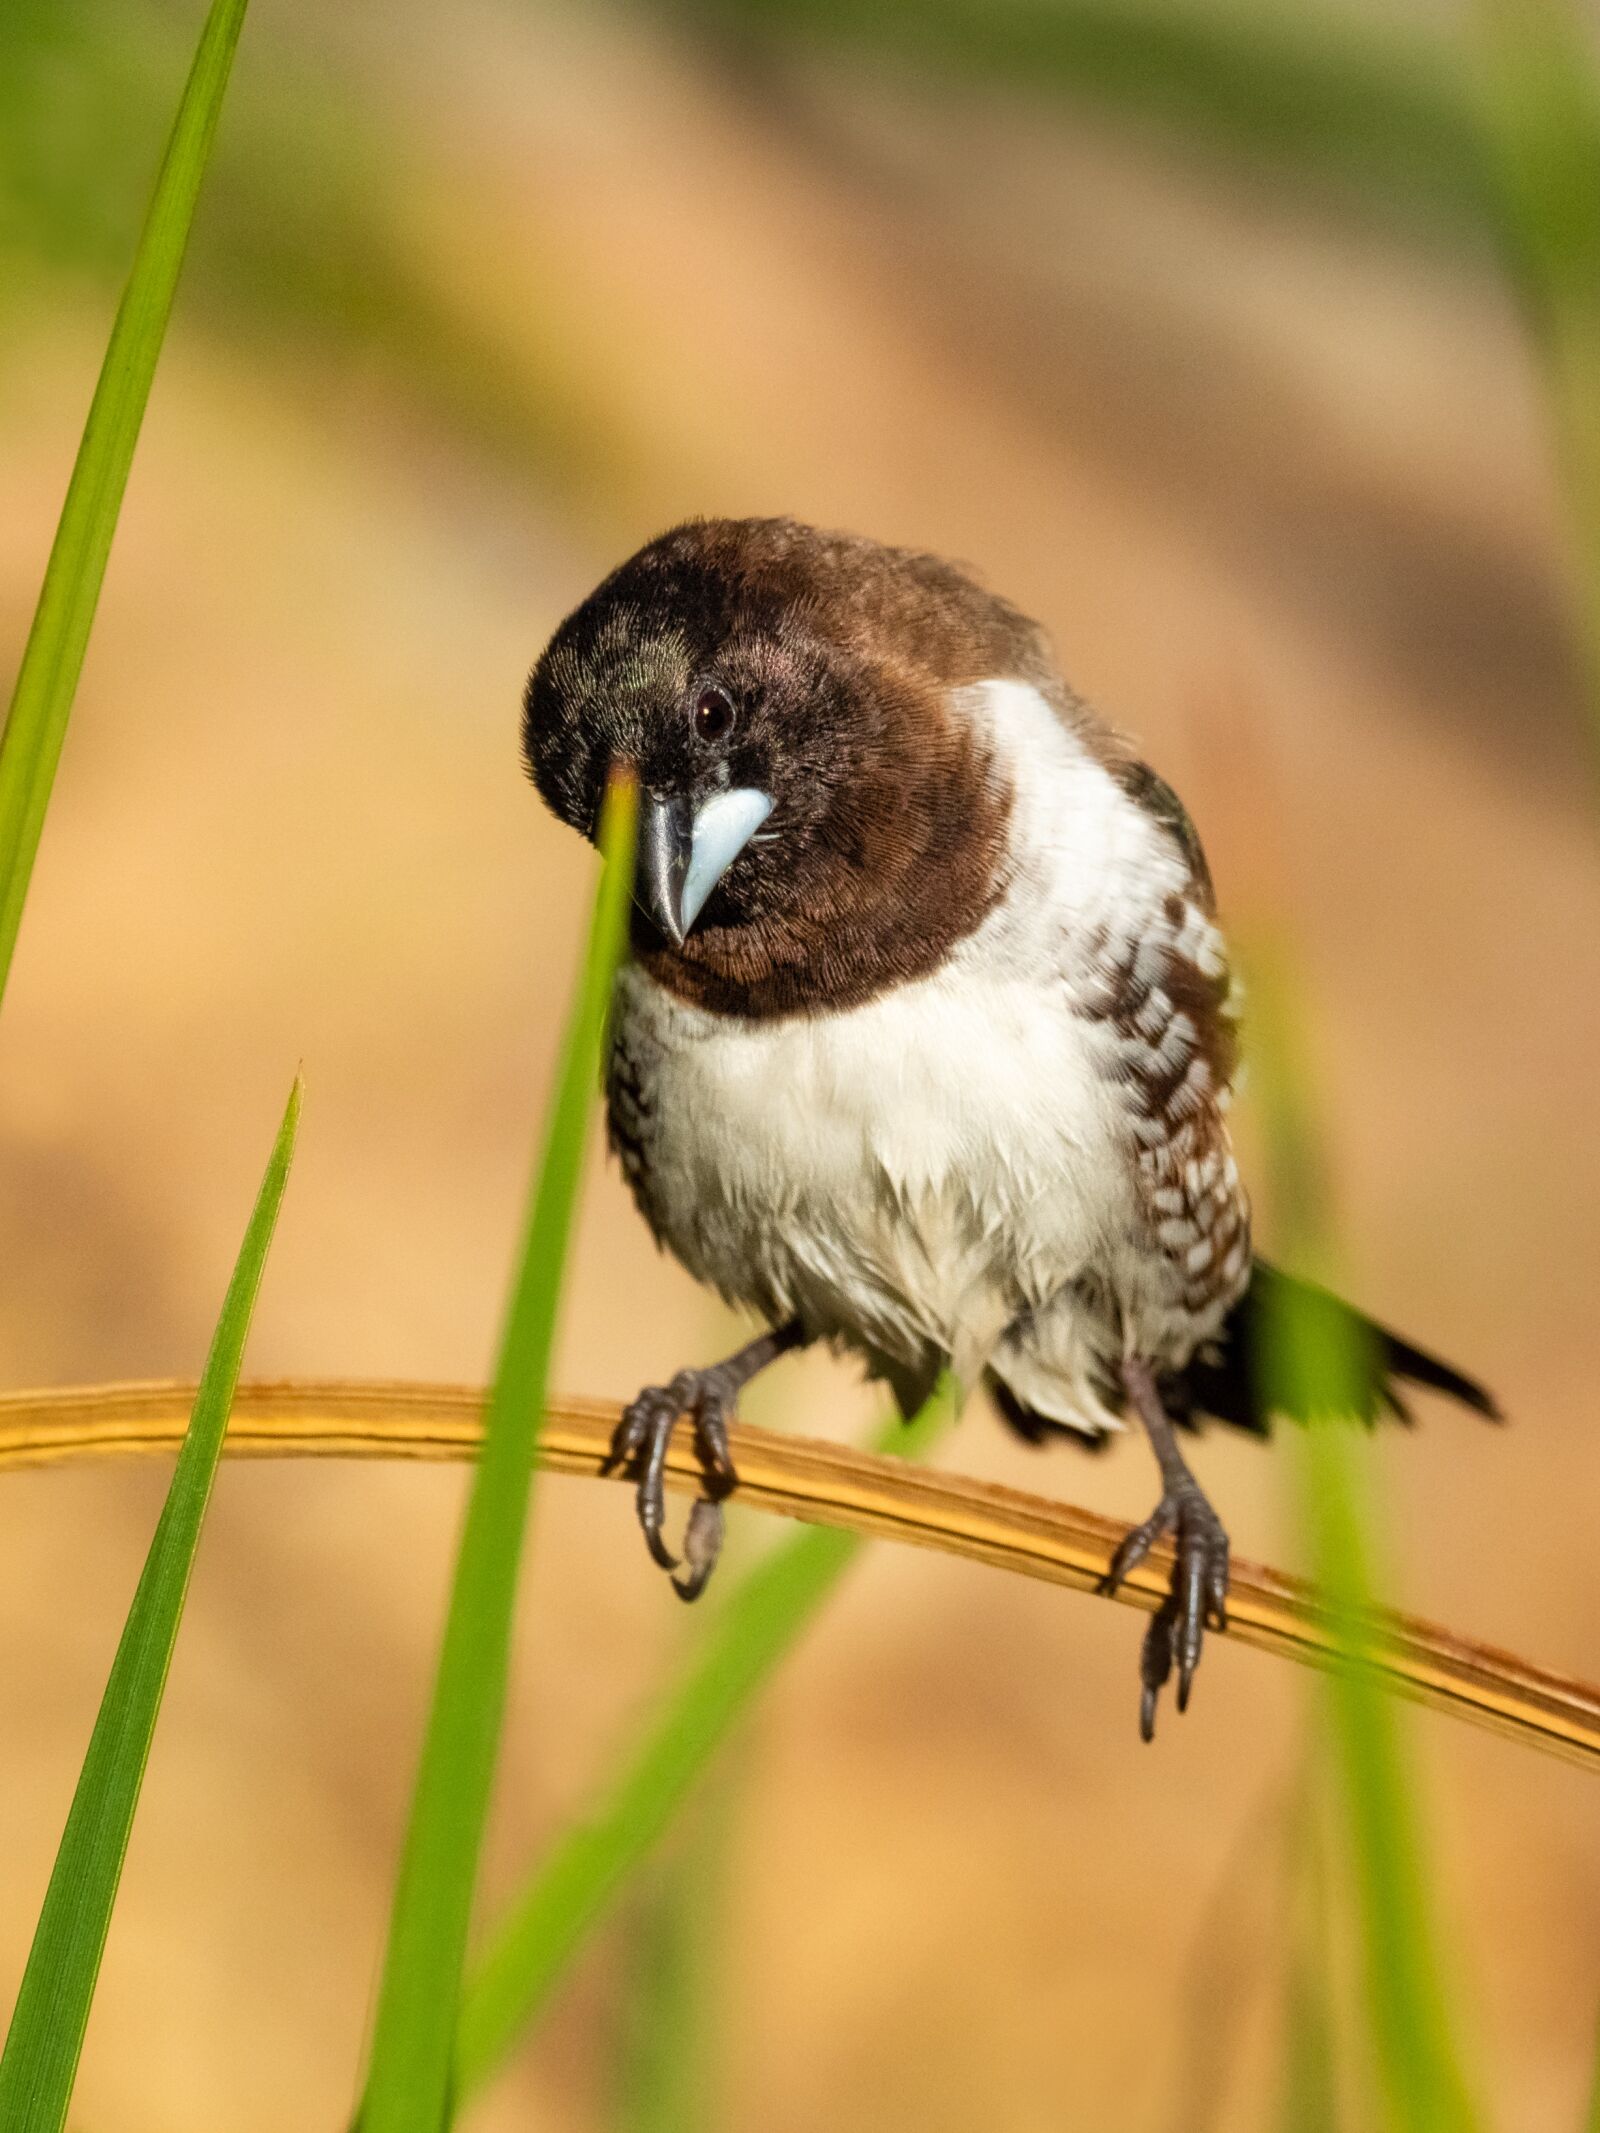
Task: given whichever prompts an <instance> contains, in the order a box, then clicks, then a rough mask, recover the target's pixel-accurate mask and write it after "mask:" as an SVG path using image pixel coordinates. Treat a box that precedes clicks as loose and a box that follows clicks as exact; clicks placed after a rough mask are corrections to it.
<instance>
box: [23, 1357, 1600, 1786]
mask: <svg viewBox="0 0 1600 2133" xmlns="http://www.w3.org/2000/svg"><path fill="white" fill-rule="evenodd" d="M193 1401H194V1387H193V1386H192V1385H185V1384H177V1383H150V1384H140V1385H95V1386H74V1387H66V1388H63V1389H60V1390H55V1391H48V1392H19V1393H9V1394H4V1395H0V1468H5V1467H22V1466H50V1465H56V1464H58V1463H61V1462H63V1461H66V1460H76V1459H93V1458H107V1457H116V1456H121V1455H125V1454H140V1453H163V1452H174V1451H176V1449H177V1447H178V1444H179V1443H180V1441H181V1439H182V1436H183V1431H184V1426H185V1424H186V1422H187V1420H188V1416H189V1410H190V1408H191V1406H192V1405H193ZM482 1407H483V1395H482V1393H481V1392H480V1391H477V1390H475V1389H474V1388H472V1387H469V1386H453V1385H413V1384H351V1383H330V1384H313V1383H285V1384H253V1385H241V1386H240V1388H239V1393H238V1397H237V1400H236V1401H235V1404H234V1411H233V1421H232V1424H231V1426H230V1428H229V1432H228V1438H227V1447H226V1448H227V1450H228V1451H229V1452H230V1453H231V1454H232V1455H233V1456H234V1457H236V1458H264V1459H284V1458H308V1457H320V1458H350V1459H436V1460H460V1459H470V1458H472V1457H473V1456H474V1454H475V1452H476V1450H477V1447H478V1443H479V1439H480V1435H481V1415H482ZM616 1419H617V1418H616V1414H615V1411H614V1410H613V1409H611V1408H608V1407H604V1406H601V1405H600V1404H599V1403H597V1402H595V1401H589V1400H557V1401H555V1402H553V1403H552V1405H551V1407H550V1409H549V1412H548V1415H547V1417H546V1421H545V1426H544V1432H543V1436H542V1438H541V1442H540V1452H539V1457H540V1462H541V1464H542V1465H544V1466H545V1467H546V1468H548V1469H549V1470H550V1471H551V1472H553V1473H558V1474H584V1475H589V1476H591V1477H596V1476H599V1475H601V1473H602V1471H603V1466H604V1461H605V1456H606V1450H607V1447H608V1445H609V1442H610V1438H611V1432H612V1430H613V1428H614V1427H615V1424H616ZM733 1450H734V1457H735V1460H736V1462H737V1464H738V1468H739V1472H740V1476H741V1486H740V1490H739V1494H740V1496H741V1498H742V1499H743V1500H744V1501H745V1502H746V1503H748V1504H751V1505H753V1506H754V1507H755V1508H756V1509H758V1510H763V1511H775V1512H777V1513H779V1514H780V1515H782V1516H784V1517H787V1518H799V1519H804V1520H806V1521H808V1522H809V1523H811V1524H814V1525H826V1526H844V1527H849V1528H852V1529H854V1530H855V1531H857V1532H861V1533H873V1534H879V1535H882V1536H884V1537H885V1538H888V1539H891V1540H901V1541H910V1542H913V1543H915V1544H917V1545H919V1546H921V1547H928V1548H941V1549H944V1550H945V1551H947V1552H948V1553H950V1554H952V1555H962V1556H967V1557H970V1558H971V1559H972V1560H974V1561H976V1562H982V1563H991V1564H993V1565H994V1566H995V1567H996V1568H998V1569H1002V1570H1013V1571H1019V1572H1021V1573H1022V1574H1023V1575H1025V1576H1028V1577H1035V1578H1042V1579H1044V1580H1045V1581H1046V1582H1047V1583H1049V1584H1055V1585H1069V1586H1071V1587H1073V1588H1074V1590H1076V1591H1079V1592H1093V1591H1095V1590H1096V1589H1097V1587H1098V1584H1099V1581H1100V1579H1101V1577H1102V1576H1103V1575H1104V1573H1105V1569H1106V1566H1107V1564H1108V1563H1109V1562H1110V1560H1111V1556H1112V1552H1113V1550H1114V1549H1115V1547H1116V1544H1117V1542H1118V1541H1119V1540H1120V1539H1121V1537H1122V1534H1123V1531H1124V1530H1125V1529H1124V1528H1123V1527H1122V1526H1121V1525H1119V1524H1118V1523H1117V1522H1116V1521H1115V1520H1113V1519H1109V1518H1102V1517H1100V1516H1098V1515H1097V1514H1096V1513H1094V1512H1092V1511H1082V1510H1078V1509H1076V1508H1075V1507H1074V1506H1072V1505H1070V1504H1063V1503H1055V1502H1052V1501H1050V1500H1049V1499H1047V1498H1044V1497H1038V1496H1028V1495H1024V1494H1023V1493H1022V1492H1021V1491H1019V1490H1015V1489H1005V1488H999V1487H996V1486H995V1485H993V1484H992V1483H989V1482H980V1481H968V1480H963V1479H962V1478H961V1477H960V1476H959V1475H953V1474H939V1473H933V1472H929V1471H928V1470H927V1469H925V1468H917V1467H906V1466H902V1465H900V1464H899V1463H898V1462H896V1461H893V1460H887V1459H879V1458H874V1457H872V1456H871V1455H869V1454H867V1453H865V1452H857V1451H850V1450H847V1449H846V1448H844V1447H843V1446H840V1445H835V1444H824V1443H819V1442H817V1441H816V1440H814V1439H811V1438H802V1437H787V1436H777V1435H775V1434H773V1433H771V1432H769V1431H766V1430H760V1429H742V1428H741V1429H735V1431H734V1432H733ZM698 1474H699V1470H698V1467H697V1465H696V1462H695V1458H694V1453H693V1448H692V1444H691V1442H690V1438H689V1434H688V1431H687V1429H682V1430H680V1432H679V1436H678V1440H677V1442H676V1443H675V1444H674V1446H673V1450H672V1455H671V1459H670V1462H669V1467H668V1476H669V1480H670V1482H671V1484H672V1486H673V1487H674V1488H677V1489H679V1490H689V1489H692V1488H694V1487H695V1486H696V1484H697V1481H698ZM1169 1563H1170V1557H1169V1556H1167V1555H1165V1554H1163V1553H1161V1552H1158V1553H1156V1554H1155V1555H1153V1556H1152V1557H1151V1559H1150V1561H1149V1562H1148V1563H1146V1564H1145V1565H1143V1566H1142V1567H1141V1568H1140V1569H1139V1570H1137V1571H1135V1572H1134V1573H1133V1574H1132V1576H1130V1577H1129V1579H1128V1581H1127V1583H1126V1585H1125V1586H1124V1587H1123V1589H1122V1591H1121V1592H1120V1593H1119V1594H1118V1595H1117V1597H1118V1598H1119V1599H1120V1600H1122V1601H1124V1602H1126V1603H1127V1604H1128V1605H1131V1606H1134V1607H1140V1608H1143V1609H1145V1610H1146V1611H1150V1610H1153V1609H1154V1608H1155V1607H1156V1605H1157V1604H1158V1603H1159V1601H1160V1599H1161V1597H1162V1595H1163V1593H1164V1591H1165V1589H1166V1579H1167V1574H1168V1567H1169ZM1229 1607H1230V1617H1229V1624H1228V1634H1229V1635H1230V1636H1232V1637H1234V1638H1236V1639H1237V1640H1238V1641H1239V1642H1240V1643H1242V1644H1250V1645H1254V1646H1256V1647H1257V1648H1259V1649H1260V1650H1263V1651H1269V1652H1276V1653H1277V1654H1278V1655H1279V1656H1280V1657H1285V1658H1291V1659H1298V1660H1300V1661H1302V1662H1303V1663H1305V1664H1307V1665H1311V1666H1327V1665H1330V1664H1336V1663H1338V1659H1339V1647H1340V1637H1339V1631H1338V1627H1337V1625H1336V1623H1335V1621H1334V1619H1333V1617H1332V1615H1331V1614H1330V1612H1329V1610H1328V1609H1327V1607H1326V1606H1324V1605H1323V1604H1322V1603H1320V1602H1319V1601H1318V1599H1317V1597H1316V1595H1315V1593H1313V1592H1312V1591H1311V1590H1310V1588H1309V1587H1307V1586H1306V1585H1304V1584H1302V1583H1300V1582H1299V1581H1298V1580H1296V1579H1294V1578H1289V1577H1285V1576H1283V1575H1282V1574H1281V1573H1280V1572H1278V1571H1275V1570H1269V1569H1265V1568H1263V1567H1261V1566H1260V1565H1258V1564H1254V1563H1243V1562H1240V1563H1235V1565H1234V1569H1233V1589H1232V1595H1231V1599H1230V1602H1229ZM1371 1634H1372V1646H1373V1651H1374V1657H1375V1663H1376V1664H1378V1666H1379V1667H1380V1669H1381V1671H1382V1673H1383V1674H1384V1676H1385V1678H1386V1680H1387V1681H1388V1683H1389V1684H1390V1686H1391V1687H1393V1688H1394V1689H1395V1690H1397V1691H1398V1692H1399V1693H1400V1694H1402V1695H1405V1696H1409V1697H1412V1698H1414V1699H1415V1700H1416V1701H1417V1702H1419V1703H1424V1704H1427V1705H1430V1706H1431V1707H1432V1708H1433V1709H1435V1710H1441V1711H1448V1712H1451V1713H1453V1714H1454V1715H1455V1716H1456V1717H1458V1718H1464V1719H1467V1720H1468V1721H1470V1722H1471V1723H1472V1724H1474V1725H1478V1726H1484V1727H1487V1728H1488V1729H1489V1730H1490V1731H1491V1732H1495V1733H1502V1734H1507V1735H1509V1736H1510V1737H1511V1738H1513V1739H1516V1740H1522V1741H1526V1742H1528V1743H1530V1744H1531V1745H1533V1746H1535V1747H1539V1748H1543V1749H1545V1750H1546V1751H1547V1752H1548V1753H1550V1754H1552V1755H1557V1756H1561V1757H1563V1758H1564V1759H1565V1760H1567V1761H1569V1762H1575V1763H1582V1764H1585V1765H1587V1766H1589V1767H1590V1768H1600V1689H1596V1688H1593V1687H1591V1686H1590V1685H1589V1684H1588V1683H1586V1682H1582V1681H1574V1680H1570V1679H1568V1678H1567V1677H1566V1676H1564V1675H1560V1674H1554V1673H1551V1672H1549V1671H1547V1670H1546V1669H1545V1668H1543V1667H1536V1666H1531V1665H1529V1664H1528V1663H1527V1662H1526V1661H1525V1660H1522V1659H1518V1658H1515V1657H1513V1656H1512V1655H1510V1654H1509V1653H1506V1652H1499V1651H1493V1650H1490V1649H1489V1648H1488V1647H1486V1646H1484V1645H1480V1644H1473V1643H1470V1642H1468V1641H1467V1640H1466V1639H1465V1638H1462V1637H1457V1636H1455V1635H1453V1634H1452V1633H1451V1632H1450V1631H1448V1630H1443V1629H1437V1628H1435V1627H1433V1626H1432V1625H1431V1624H1429V1623H1426V1622H1419V1621H1416V1620H1414V1619H1412V1618H1411V1617H1409V1616H1404V1615H1394V1614H1384V1615H1381V1616H1378V1617H1376V1618H1374V1622H1373V1624H1372V1632H1371Z"/></svg>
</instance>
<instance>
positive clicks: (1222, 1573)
mask: <svg viewBox="0 0 1600 2133" xmlns="http://www.w3.org/2000/svg"><path fill="white" fill-rule="evenodd" d="M1122 1382H1123V1384H1124V1385H1125V1386H1126V1388H1127V1393H1128V1398H1129V1401H1130V1402H1131V1403H1132V1406H1133V1409H1134V1412H1135V1413H1136V1414H1137V1415H1138V1417H1139V1420H1140V1421H1141V1422H1142V1423H1143V1424H1144V1430H1145V1435H1146V1436H1147V1437H1148V1438H1149V1439H1150V1448H1151V1450H1152V1451H1153V1452H1154V1453H1155V1455H1156V1464H1157V1465H1158V1466H1159V1467H1160V1469H1161V1501H1160V1503H1158V1504H1157V1505H1156V1507H1155V1509H1154V1510H1153V1511H1152V1512H1151V1514H1150V1516H1149V1517H1148V1518H1147V1519H1146V1520H1145V1521H1144V1523H1143V1524H1142V1525H1138V1526H1135V1527H1134V1528H1133V1530H1132V1532H1131V1533H1129V1534H1127V1535H1126V1536H1125V1537H1124V1539H1123V1541H1122V1544H1121V1546H1120V1547H1119V1548H1118V1549H1117V1552H1116V1554H1115V1555H1114V1556H1113V1557H1112V1559H1111V1568H1110V1569H1109V1570H1108V1571H1107V1572H1106V1575H1105V1578H1104V1580H1103V1584H1102V1590H1104V1591H1106V1592H1115V1591H1116V1589H1117V1587H1118V1586H1119V1585H1120V1584H1121V1583H1122V1581H1123V1579H1124V1578H1125V1577H1126V1576H1127V1574H1128V1572H1129V1571H1130V1570H1132V1569H1133V1568H1134V1567H1135V1565H1137V1564H1139V1563H1142V1562H1143V1561H1144V1559H1145V1557H1146V1556H1147V1555H1148V1554H1149V1553H1150V1550H1151V1549H1152V1548H1153V1547H1154V1546H1155V1544H1156V1542H1157V1541H1158V1540H1160V1539H1161V1537H1162V1535H1163V1534H1167V1533H1170V1534H1172V1535H1173V1538H1174V1544H1175V1548H1176V1555H1175V1558H1174V1561H1173V1565H1172V1585H1171V1588H1170V1589H1169V1591H1168V1593H1167V1597H1166V1598H1165V1599H1164V1600H1163V1601H1162V1603H1161V1605H1160V1607H1159V1608H1158V1609H1157V1610H1156V1612H1155V1614H1154V1615H1153V1616H1152V1617H1151V1619H1150V1627H1149V1628H1148V1629H1147V1630H1146V1631H1145V1637H1144V1648H1143V1650H1142V1651H1141V1653H1140V1657H1139V1679H1140V1682H1141V1683H1142V1685H1143V1694H1142V1696H1141V1698H1140V1702H1139V1731H1140V1733H1141V1734H1142V1735H1143V1737H1144V1738H1145V1739H1146V1740H1151V1739H1153V1738H1154V1735H1155V1730H1156V1698H1157V1697H1158V1696H1159V1695H1160V1693H1161V1691H1162V1689H1163V1688H1165V1686H1166V1684H1167V1680H1168V1677H1169V1676H1170V1674H1171V1672H1172V1665H1173V1661H1174V1659H1176V1661H1177V1666H1178V1709H1179V1710H1180V1711H1181V1710H1183V1709H1184V1708H1185V1707H1186V1706H1187V1704H1188V1701H1189V1690H1190V1687H1191V1686H1192V1684H1193V1682H1194V1670H1195V1668H1196V1667H1197V1666H1198V1665H1199V1663H1200V1646H1201V1642H1202V1640H1203V1639H1204V1636H1205V1629H1206V1622H1207V1619H1208V1618H1209V1619H1210V1620H1211V1621H1212V1622H1213V1623H1214V1624H1215V1625H1216V1627H1217V1628H1218V1629H1223V1628H1225V1627H1226V1625H1227V1619H1228V1616H1227V1609H1228V1536H1227V1533H1226V1532H1225V1530H1224V1528H1223V1524H1222V1521H1221V1519H1220V1518H1218V1516H1217V1514H1216V1512H1215V1511H1214V1510H1213V1509H1212V1508H1211V1505H1210V1503H1209V1501H1208V1500H1207V1498H1206V1495H1205V1492H1204V1491H1203V1490H1202V1488H1201V1487H1200V1484H1199V1482H1198V1481H1196V1480H1195V1478H1194V1476H1193V1474H1191V1473H1190V1471H1189V1468H1188V1464H1187V1462H1186V1461H1185V1459H1184V1456H1183V1454H1182V1452H1180V1451H1179V1449H1178V1440H1177V1437H1176V1435H1175V1434H1174V1432H1173V1427H1172V1424H1171V1422H1170V1421H1169V1420H1168V1417H1167V1412H1166V1410H1165V1408H1164V1407H1163V1406H1162V1404H1161V1395H1160V1393H1159V1391H1158V1390H1157V1388H1156V1381H1155V1374H1154V1372H1153V1371H1152V1370H1151V1369H1150V1366H1149V1365H1148V1363H1139V1362H1126V1363H1124V1364H1123V1366H1122Z"/></svg>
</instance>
